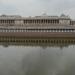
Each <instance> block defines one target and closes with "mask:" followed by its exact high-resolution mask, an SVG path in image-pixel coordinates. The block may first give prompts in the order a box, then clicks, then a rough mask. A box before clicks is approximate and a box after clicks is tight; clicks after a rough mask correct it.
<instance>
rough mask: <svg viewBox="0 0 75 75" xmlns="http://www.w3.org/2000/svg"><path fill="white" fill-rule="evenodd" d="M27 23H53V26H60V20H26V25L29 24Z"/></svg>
mask: <svg viewBox="0 0 75 75" xmlns="http://www.w3.org/2000/svg"><path fill="white" fill-rule="evenodd" d="M27 23H32V24H42V23H44V24H49V23H52V24H58V23H59V20H58V19H55V20H54V19H53V20H52V19H51V20H50V19H31V20H30V19H26V20H24V24H27Z"/></svg>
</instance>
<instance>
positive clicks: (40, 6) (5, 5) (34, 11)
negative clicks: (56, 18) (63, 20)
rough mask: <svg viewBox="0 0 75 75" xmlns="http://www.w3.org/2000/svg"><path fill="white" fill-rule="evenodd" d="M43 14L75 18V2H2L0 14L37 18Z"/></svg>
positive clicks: (0, 3) (46, 0)
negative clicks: (36, 16) (64, 15)
mask: <svg viewBox="0 0 75 75" xmlns="http://www.w3.org/2000/svg"><path fill="white" fill-rule="evenodd" d="M43 12H46V13H47V14H49V15H60V14H62V13H64V14H66V15H70V16H71V17H72V18H75V0H0V14H14V15H15V14H17V15H18V14H19V15H22V16H35V15H41V14H42V13H43Z"/></svg>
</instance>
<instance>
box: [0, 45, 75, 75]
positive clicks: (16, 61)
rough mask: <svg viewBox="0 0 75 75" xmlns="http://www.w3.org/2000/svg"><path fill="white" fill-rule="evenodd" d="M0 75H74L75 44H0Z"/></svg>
mask: <svg viewBox="0 0 75 75" xmlns="http://www.w3.org/2000/svg"><path fill="white" fill-rule="evenodd" d="M0 75H75V45H70V46H68V47H63V48H61V47H55V46H54V47H49V46H48V47H41V46H8V47H4V46H0Z"/></svg>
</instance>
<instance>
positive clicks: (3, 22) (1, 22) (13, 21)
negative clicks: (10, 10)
mask: <svg viewBox="0 0 75 75" xmlns="http://www.w3.org/2000/svg"><path fill="white" fill-rule="evenodd" d="M12 23H13V24H14V23H15V20H0V24H12Z"/></svg>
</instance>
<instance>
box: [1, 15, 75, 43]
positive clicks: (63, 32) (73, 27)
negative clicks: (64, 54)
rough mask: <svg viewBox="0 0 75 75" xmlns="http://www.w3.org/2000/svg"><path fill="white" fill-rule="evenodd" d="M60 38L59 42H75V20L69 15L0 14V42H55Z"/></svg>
mask: <svg viewBox="0 0 75 75" xmlns="http://www.w3.org/2000/svg"><path fill="white" fill-rule="evenodd" d="M60 38H61V40H60V41H59V42H63V41H64V42H67V41H68V40H69V42H75V21H74V20H72V19H71V18H70V17H69V16H65V15H61V16H48V15H42V16H35V17H21V16H18V15H1V16H0V42H4V41H8V42H10V41H11V42H27V41H28V42H34V40H35V42H51V41H50V40H53V39H54V40H53V41H54V42H55V41H57V40H58V39H60ZM63 39H64V40H63Z"/></svg>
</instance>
